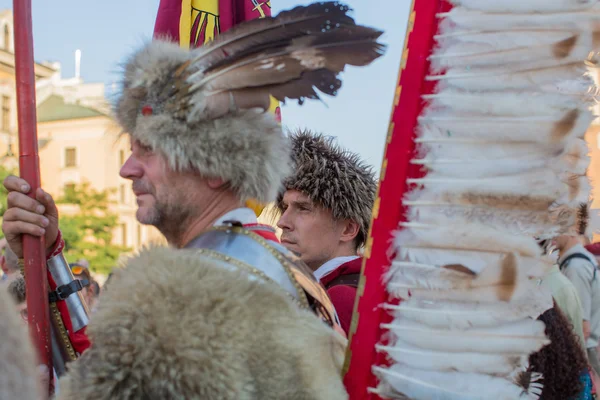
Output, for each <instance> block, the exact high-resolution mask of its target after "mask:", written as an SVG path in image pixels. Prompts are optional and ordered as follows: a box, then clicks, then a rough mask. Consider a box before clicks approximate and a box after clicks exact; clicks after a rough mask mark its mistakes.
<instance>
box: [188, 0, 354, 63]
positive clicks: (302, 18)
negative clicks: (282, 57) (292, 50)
mask: <svg viewBox="0 0 600 400" xmlns="http://www.w3.org/2000/svg"><path fill="white" fill-rule="evenodd" d="M349 11H350V8H349V7H348V6H346V5H344V4H340V3H338V2H321V3H313V4H309V5H307V6H299V7H296V8H293V9H291V10H288V11H282V12H281V13H279V14H278V15H277V17H265V18H257V19H253V20H250V21H247V22H246V23H244V24H239V25H236V26H234V27H232V28H231V29H229V30H228V31H226V32H222V33H221V34H219V35H218V36H217V37H216V38H215V39H214V40H213V41H211V42H210V43H208V44H206V45H204V46H202V47H200V48H199V49H198V50H196V51H195V53H194V62H195V63H197V64H198V65H199V66H201V68H200V70H201V71H205V70H206V69H209V68H214V67H215V66H216V65H221V64H224V63H231V62H233V61H235V60H237V59H239V58H241V57H244V56H245V55H247V54H248V52H249V51H250V52H256V51H257V50H256V49H261V48H262V47H263V46H266V47H267V48H270V47H271V46H272V45H273V43H287V44H289V41H290V40H291V39H294V38H296V37H300V36H304V35H306V34H310V33H311V32H321V31H322V30H323V29H325V30H330V29H331V27H334V28H339V27H346V26H355V25H356V24H355V22H354V20H353V19H352V18H351V17H350V16H349V15H348V14H347V13H348V12H349Z"/></svg>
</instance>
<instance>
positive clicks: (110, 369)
mask: <svg viewBox="0 0 600 400" xmlns="http://www.w3.org/2000/svg"><path fill="white" fill-rule="evenodd" d="M87 332H88V334H89V335H90V338H91V340H92V342H93V343H94V345H93V346H92V347H91V348H90V349H88V350H87V351H86V352H85V353H84V354H83V355H82V357H81V358H79V359H78V360H77V361H75V362H73V363H72V364H71V365H70V367H69V372H68V374H67V375H66V376H65V378H63V380H61V382H60V384H61V393H60V397H59V399H62V400H80V399H81V400H87V399H112V400H120V399H122V400H125V399H133V398H136V399H142V398H143V399H148V400H152V399H157V400H158V399H215V400H216V399H219V400H234V399H246V400H259V399H260V400H279V399H291V400H301V399H315V400H342V399H346V398H347V395H346V392H345V390H344V387H343V384H342V380H341V373H340V372H341V368H342V364H343V358H344V349H345V344H346V340H345V339H343V338H342V337H341V335H339V334H338V333H336V332H335V331H334V330H333V329H331V328H329V327H328V326H327V325H325V324H324V323H323V322H321V321H320V320H319V319H318V318H317V317H316V316H315V315H314V314H312V313H311V312H310V311H305V310H301V309H300V308H299V307H298V306H297V305H296V304H295V303H294V302H293V300H292V299H290V297H288V296H287V294H286V293H284V291H283V290H281V289H280V288H279V287H278V286H277V285H274V284H271V283H265V282H263V281H260V280H257V279H250V278H249V276H248V275H247V274H246V273H245V272H243V271H236V270H235V268H234V269H233V270H229V269H227V268H223V266H222V265H218V264H216V263H215V262H214V261H212V260H211V259H209V258H207V257H203V256H200V255H199V254H198V253H197V252H196V251H186V250H173V249H169V248H155V249H151V250H145V251H143V252H142V253H141V254H140V255H139V256H137V257H136V258H133V259H131V260H130V262H129V263H128V265H127V266H126V268H125V269H123V270H118V271H117V272H115V275H114V278H113V281H112V283H111V287H110V290H109V291H107V292H105V293H103V294H102V296H101V298H100V302H99V307H98V310H97V312H96V314H95V315H94V318H93V319H92V321H91V323H90V325H89V326H88V330H87Z"/></svg>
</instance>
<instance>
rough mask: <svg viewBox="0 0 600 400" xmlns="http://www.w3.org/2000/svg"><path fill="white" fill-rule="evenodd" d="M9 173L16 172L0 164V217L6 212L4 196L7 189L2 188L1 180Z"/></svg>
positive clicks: (6, 194)
mask: <svg viewBox="0 0 600 400" xmlns="http://www.w3.org/2000/svg"><path fill="white" fill-rule="evenodd" d="M9 175H18V174H17V172H16V171H14V170H12V169H9V168H6V167H5V166H2V165H0V217H2V216H3V215H4V213H5V212H6V208H7V206H6V197H7V196H8V191H7V190H6V189H5V188H4V185H2V184H1V182H4V179H6V177H7V176H9Z"/></svg>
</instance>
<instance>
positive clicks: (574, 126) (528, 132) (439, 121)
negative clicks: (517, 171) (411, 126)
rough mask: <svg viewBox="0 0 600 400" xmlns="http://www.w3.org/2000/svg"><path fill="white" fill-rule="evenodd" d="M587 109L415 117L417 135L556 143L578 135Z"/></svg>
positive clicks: (584, 125) (586, 118) (586, 121)
mask: <svg viewBox="0 0 600 400" xmlns="http://www.w3.org/2000/svg"><path fill="white" fill-rule="evenodd" d="M592 120H593V116H592V114H591V113H590V112H585V111H584V112H582V111H581V110H579V109H571V110H569V111H566V112H563V113H556V114H555V115H553V116H542V117H537V116H534V117H531V116H529V117H514V118H513V117H489V116H486V117H476V116H457V115H454V116H450V115H448V113H444V112H431V113H429V112H428V113H427V114H425V115H423V116H421V117H419V131H418V132H419V138H420V139H424V138H445V139H448V138H453V139H467V138H470V139H474V138H478V139H479V140H481V139H492V138H493V139H494V140H495V141H515V142H517V141H518V142H535V143H539V144H542V145H543V144H545V143H551V144H552V143H557V142H561V141H564V140H566V139H570V138H582V137H583V136H584V134H585V132H586V129H587V127H588V126H589V124H590V123H591V122H592Z"/></svg>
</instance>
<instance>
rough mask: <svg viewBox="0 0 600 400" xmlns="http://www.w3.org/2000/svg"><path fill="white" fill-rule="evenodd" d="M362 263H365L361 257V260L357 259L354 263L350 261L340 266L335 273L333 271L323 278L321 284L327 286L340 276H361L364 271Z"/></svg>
mask: <svg viewBox="0 0 600 400" xmlns="http://www.w3.org/2000/svg"><path fill="white" fill-rule="evenodd" d="M362 262H363V259H362V257H359V258H355V259H354V260H352V261H348V262H346V263H344V264H342V265H340V266H339V267H337V268H336V269H334V270H333V271H331V272H330V273H328V274H327V275H325V276H324V277H322V278H321V283H322V284H323V285H325V286H327V284H328V283H329V282H331V281H333V280H334V279H335V278H337V277H338V276H341V275H350V274H360V271H361V269H362Z"/></svg>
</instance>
